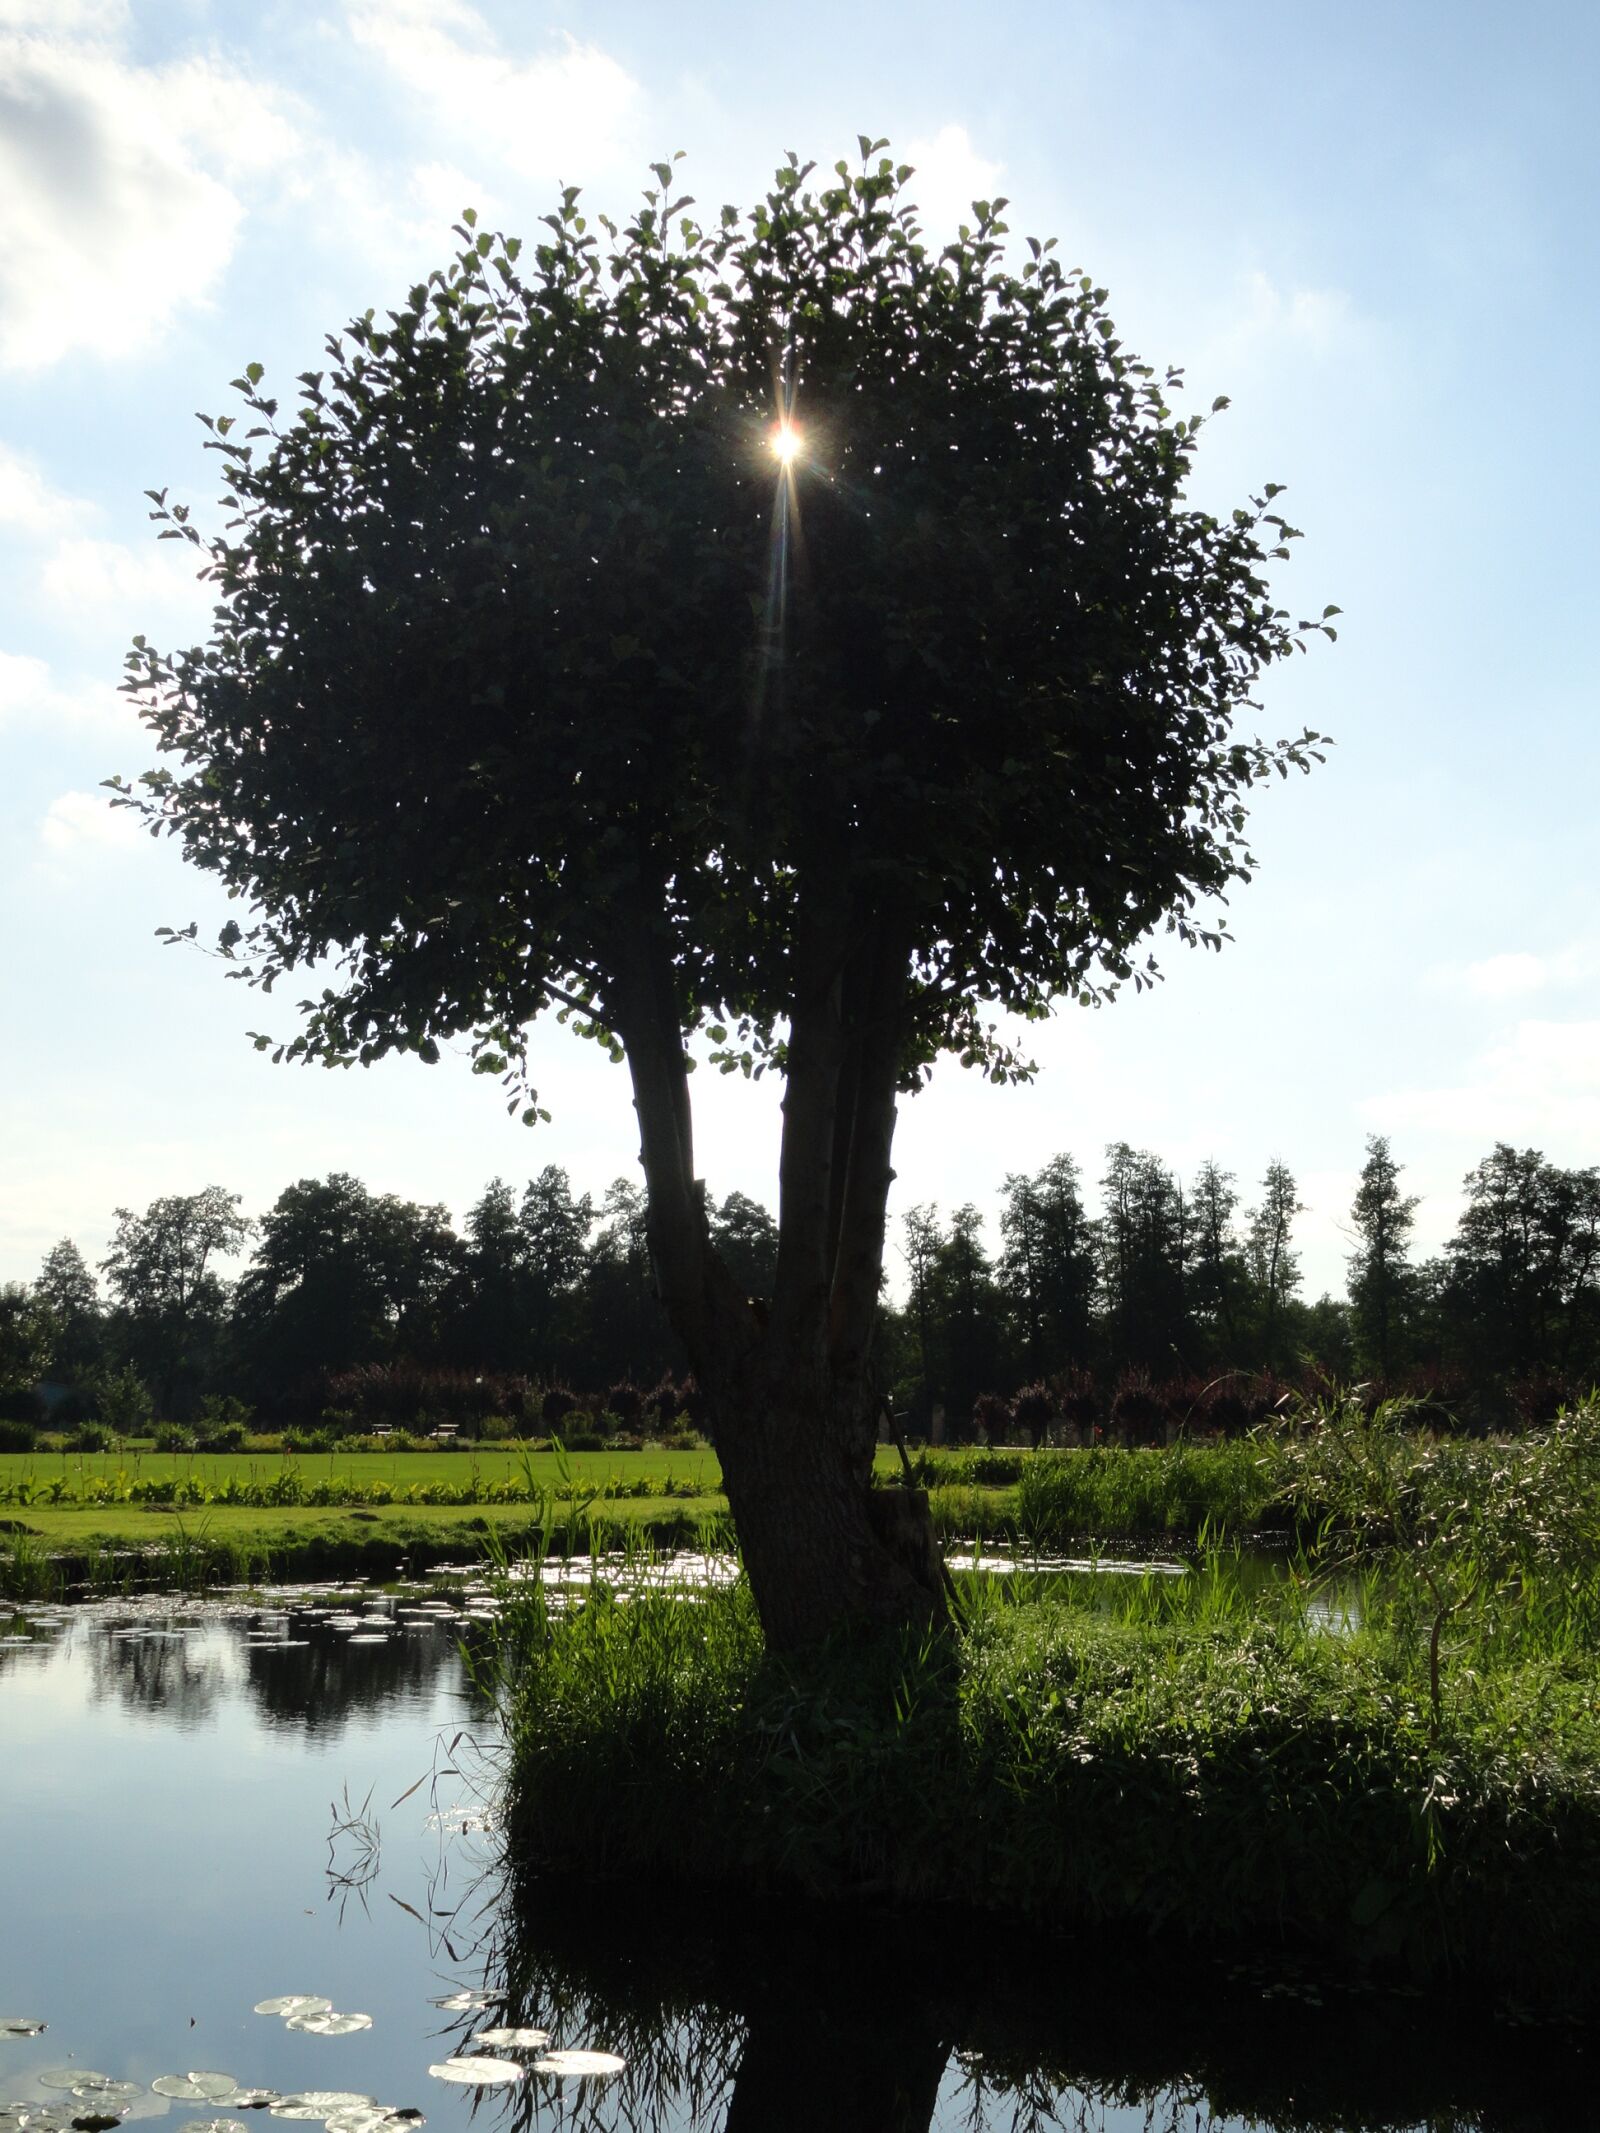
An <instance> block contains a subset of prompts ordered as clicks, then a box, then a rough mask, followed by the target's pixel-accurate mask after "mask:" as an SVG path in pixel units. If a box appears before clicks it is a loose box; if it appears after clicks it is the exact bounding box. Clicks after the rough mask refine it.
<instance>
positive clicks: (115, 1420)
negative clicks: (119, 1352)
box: [78, 1363, 155, 1437]
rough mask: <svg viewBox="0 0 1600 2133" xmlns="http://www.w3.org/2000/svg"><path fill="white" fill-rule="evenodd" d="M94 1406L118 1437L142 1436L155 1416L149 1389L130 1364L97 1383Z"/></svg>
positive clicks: (106, 1425)
mask: <svg viewBox="0 0 1600 2133" xmlns="http://www.w3.org/2000/svg"><path fill="white" fill-rule="evenodd" d="M94 1404H95V1408H96V1410H97V1412H98V1415H99V1419H100V1421H101V1422H102V1423H103V1424H104V1426H105V1427H106V1429H108V1430H109V1431H111V1433H112V1434H113V1435H114V1436H118V1437H142V1436H143V1435H144V1434H145V1432H146V1431H147V1430H148V1429H149V1427H150V1422H151V1418H152V1416H153V1415H154V1413H155V1402H154V1401H153V1400H152V1399H151V1397H150V1389H149V1387H148V1386H147V1385H146V1384H145V1382H144V1380H143V1378H141V1377H140V1375H139V1373H138V1371H137V1370H135V1369H134V1367H133V1365H132V1364H131V1363H128V1364H126V1365H124V1367H123V1368H122V1369H121V1370H117V1371H112V1372H109V1373H108V1374H107V1375H106V1376H105V1377H103V1378H102V1379H101V1380H100V1383H99V1384H98V1386H97V1387H96V1388H95V1403H94ZM78 1434H79V1436H80V1437H81V1436H82V1435H83V1431H82V1430H80V1431H79V1432H78Z"/></svg>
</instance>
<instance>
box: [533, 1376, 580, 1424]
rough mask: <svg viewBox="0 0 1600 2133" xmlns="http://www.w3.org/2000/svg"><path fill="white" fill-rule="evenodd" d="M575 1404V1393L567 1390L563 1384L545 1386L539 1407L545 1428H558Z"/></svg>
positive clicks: (576, 1402)
mask: <svg viewBox="0 0 1600 2133" xmlns="http://www.w3.org/2000/svg"><path fill="white" fill-rule="evenodd" d="M577 1404H578V1401H577V1395H576V1394H575V1393H572V1392H569V1391H568V1389H567V1388H566V1386H565V1385H550V1386H547V1387H546V1388H545V1395H544V1399H543V1401H542V1402H541V1404H540V1408H539V1414H540V1419H541V1420H542V1421H543V1423H544V1426H545V1428H546V1429H559V1428H560V1426H561V1424H562V1423H563V1422H564V1421H565V1420H566V1418H567V1416H568V1415H570V1414H571V1412H572V1410H573V1409H574V1408H575V1407H576V1406H577Z"/></svg>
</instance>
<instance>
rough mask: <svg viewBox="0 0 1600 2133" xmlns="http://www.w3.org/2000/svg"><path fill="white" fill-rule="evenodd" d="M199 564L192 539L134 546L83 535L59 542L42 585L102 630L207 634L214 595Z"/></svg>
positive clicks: (60, 602) (58, 602) (56, 601)
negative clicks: (199, 574)
mask: <svg viewBox="0 0 1600 2133" xmlns="http://www.w3.org/2000/svg"><path fill="white" fill-rule="evenodd" d="M198 567H199V558H198V556H197V553H196V551H195V550H194V549H193V548H191V547H190V546H189V544H188V543H187V542H178V541H165V542H161V543H159V544H158V543H156V542H155V541H154V540H152V541H151V542H150V544H149V546H148V547H147V548H144V549H134V548H130V547H128V546H127V545H126V543H125V542H122V541H102V540H94V539H90V538H88V537H86V536H82V535H79V536H75V537H73V538H70V539H67V540H64V541H59V542H57V544H56V547H55V549H54V551H53V552H52V554H51V555H50V556H49V557H48V558H47V559H46V561H45V563H44V566H43V568H42V569H41V571H40V573H39V583H40V589H41V590H42V592H43V593H44V595H45V598H46V599H47V600H49V601H51V602H52V603H53V604H54V605H55V606H57V607H60V608H64V609H66V610H67V611H68V612H69V613H71V614H74V615H76V616H78V617H79V618H80V619H81V620H82V621H83V622H84V623H85V624H92V625H93V626H94V627H95V628H96V629H97V630H104V631H109V632H111V633H113V634H115V635H118V636H122V637H132V636H133V635H134V633H135V632H136V631H143V632H144V633H145V634H147V635H152V636H154V635H158V634H160V633H161V632H162V631H163V630H164V629H167V628H172V627H179V628H192V629H194V630H196V631H200V632H203V631H204V630H205V627H206V625H207V623H208V621H209V619H210V615H211V609H212V605H213V595H212V593H211V589H210V588H209V586H207V585H203V584H202V583H201V582H200V581H199V579H198V578H197V577H196V576H195V572H196V569H197V568H198Z"/></svg>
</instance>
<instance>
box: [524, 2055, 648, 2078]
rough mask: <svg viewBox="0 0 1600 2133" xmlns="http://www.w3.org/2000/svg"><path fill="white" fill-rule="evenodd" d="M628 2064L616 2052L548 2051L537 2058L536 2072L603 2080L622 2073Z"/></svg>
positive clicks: (534, 2066)
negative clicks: (540, 2057) (609, 2075)
mask: <svg viewBox="0 0 1600 2133" xmlns="http://www.w3.org/2000/svg"><path fill="white" fill-rule="evenodd" d="M626 2065H627V2061H626V2060H625V2059H619V2058H618V2057H617V2055H616V2053H615V2052H546V2053H545V2055H544V2057H543V2058H542V2059H535V2060H534V2062H533V2071H534V2072H535V2073H536V2074H557V2075H561V2076H563V2077H567V2078H570V2079H573V2080H577V2081H583V2080H590V2081H599V2080H603V2079H604V2078H605V2077H606V2076H607V2075H608V2074H620V2073H621V2072H622V2070H623V2068H624V2067H625V2066H626Z"/></svg>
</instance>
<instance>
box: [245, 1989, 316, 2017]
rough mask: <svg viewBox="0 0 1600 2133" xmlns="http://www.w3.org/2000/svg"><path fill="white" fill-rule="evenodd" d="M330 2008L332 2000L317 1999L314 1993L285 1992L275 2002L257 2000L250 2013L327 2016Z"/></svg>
mask: <svg viewBox="0 0 1600 2133" xmlns="http://www.w3.org/2000/svg"><path fill="white" fill-rule="evenodd" d="M332 2008H333V2002H332V2000H324V1999H319V1998H318V1996H317V1994H316V1993H314V1992H286V1993H284V1994H283V1995H282V1996H281V1997H280V1998H279V1999H276V2000H257V2002H256V2004H255V2006H254V2008H253V2009H252V2010H251V2012H252V2013H254V2014H273V2015H303V2014H328V2013H330V2012H331V2011H332Z"/></svg>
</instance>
